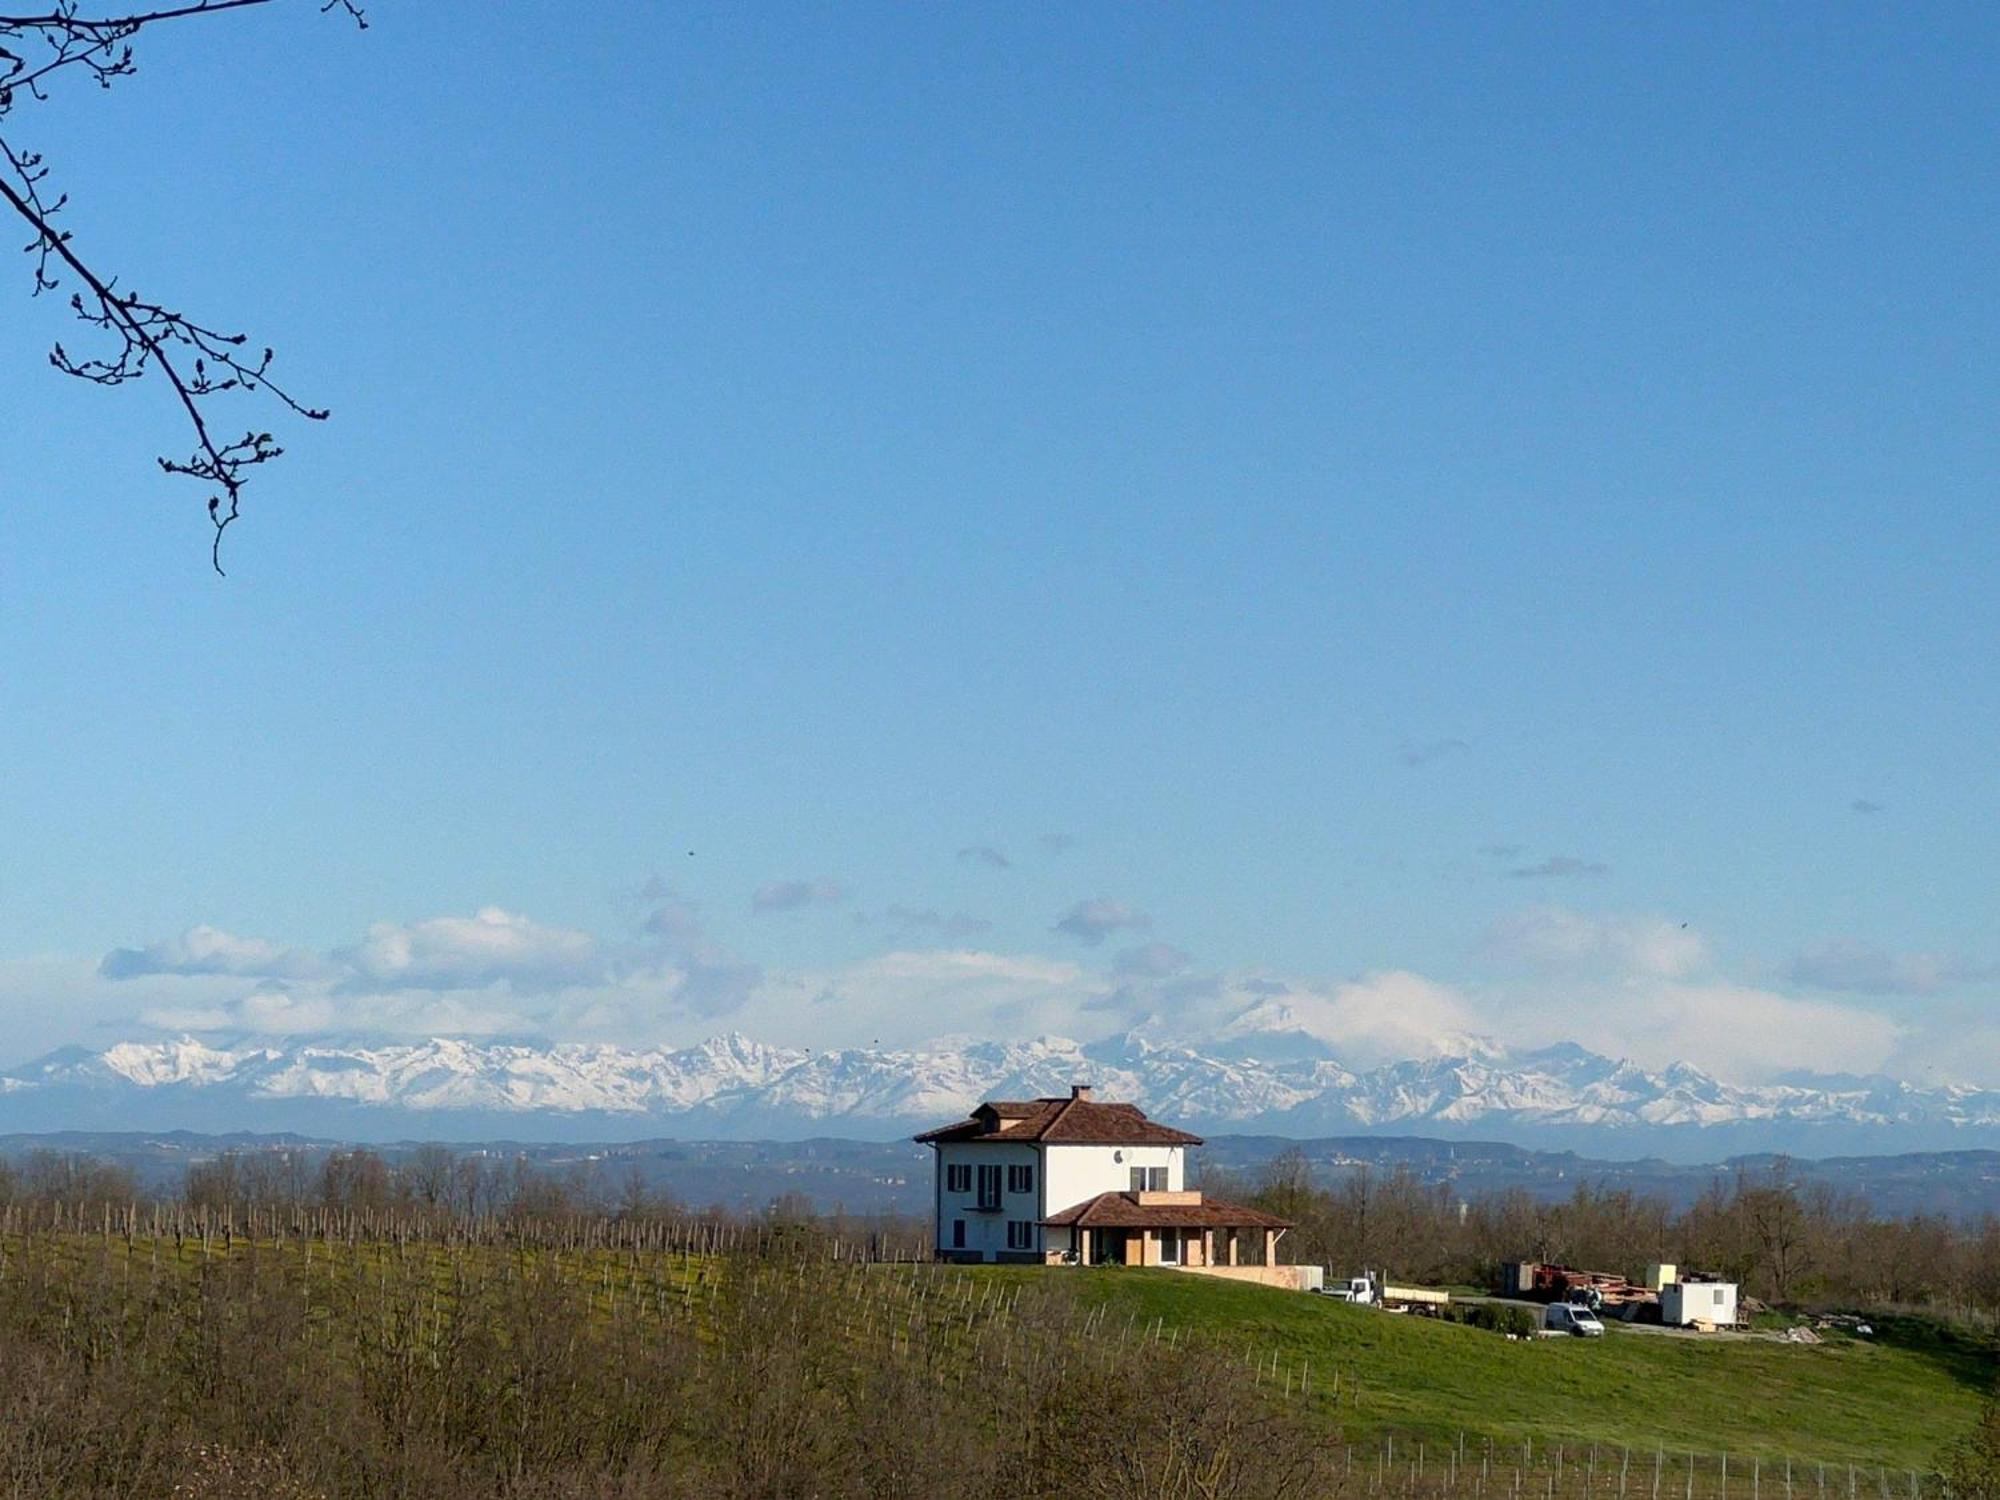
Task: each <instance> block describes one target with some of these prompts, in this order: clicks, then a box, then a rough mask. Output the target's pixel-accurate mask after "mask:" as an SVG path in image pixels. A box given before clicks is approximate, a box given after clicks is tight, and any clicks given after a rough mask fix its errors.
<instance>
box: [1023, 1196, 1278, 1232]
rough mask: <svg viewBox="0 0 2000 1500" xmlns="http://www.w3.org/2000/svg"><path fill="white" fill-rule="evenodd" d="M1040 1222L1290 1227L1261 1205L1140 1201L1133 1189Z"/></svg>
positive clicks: (1091, 1200)
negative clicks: (1266, 1211) (1132, 1191)
mask: <svg viewBox="0 0 2000 1500" xmlns="http://www.w3.org/2000/svg"><path fill="white" fill-rule="evenodd" d="M1042 1223H1043V1224H1045V1225H1048V1226H1050V1227H1052V1228H1062V1227H1072V1228H1077V1229H1290V1228H1291V1227H1292V1221H1291V1220H1290V1219H1281V1218H1279V1217H1278V1216H1277V1215H1276V1214H1267V1213H1265V1212H1264V1211H1263V1210H1262V1209H1261V1208H1249V1207H1247V1206H1245V1205H1244V1204H1241V1203H1223V1202H1221V1201H1219V1200H1218V1199H1215V1198H1203V1199H1202V1200H1201V1201H1200V1202H1199V1203H1141V1202H1140V1201H1139V1195H1138V1194H1136V1193H1099V1194H1098V1195H1097V1196H1096V1197H1095V1198H1086V1199H1084V1201H1083V1202H1081V1203H1078V1204H1075V1205H1073V1206H1071V1207H1069V1208H1066V1209H1064V1210H1063V1211H1062V1212H1061V1213H1059V1214H1051V1215H1050V1216H1049V1217H1048V1218H1046V1219H1044V1220H1042Z"/></svg>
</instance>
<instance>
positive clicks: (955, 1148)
mask: <svg viewBox="0 0 2000 1500" xmlns="http://www.w3.org/2000/svg"><path fill="white" fill-rule="evenodd" d="M917 1139H918V1140H919V1141H922V1142H923V1143H925V1144H926V1145H928V1146H930V1147H932V1148H933V1149H934V1150H935V1151H936V1152H937V1185H936V1204H937V1210H936V1221H935V1222H936V1232H935V1236H934V1240H935V1244H936V1248H937V1254H938V1256H939V1258H940V1259H943V1260H959V1261H1019V1262H1034V1263H1049V1264H1084V1265H1101V1264H1106V1263H1116V1264H1121V1265H1134V1266H1179V1267H1182V1268H1184V1269H1188V1270H1214V1271H1217V1272H1219V1273H1221V1274H1227V1273H1228V1270H1229V1268H1231V1267H1243V1271H1244V1275H1245V1278H1246V1279H1257V1280H1266V1281H1282V1282H1284V1283H1285V1284H1288V1285H1289V1284H1302V1282H1303V1278H1304V1273H1305V1272H1307V1271H1309V1270H1313V1269H1316V1268H1310V1267H1278V1266H1277V1264H1276V1262H1277V1242H1278V1237H1279V1236H1280V1235H1282V1234H1283V1233H1284V1232H1285V1231H1286V1230H1287V1229H1289V1228H1291V1227H1292V1226H1291V1223H1290V1221H1288V1220H1285V1219H1280V1218H1276V1217H1274V1216H1273V1215H1271V1214H1267V1213H1264V1212H1262V1211H1260V1210H1258V1209H1254V1208H1246V1207H1243V1206H1241V1205H1239V1204H1234V1203H1223V1202H1219V1201H1217V1200H1216V1199H1212V1198H1204V1197H1203V1196H1202V1194H1201V1193H1199V1192H1196V1191H1191V1190H1190V1189H1189V1188H1188V1187H1187V1162H1186V1158H1187V1148H1188V1147H1190V1146H1199V1145H1200V1144H1201V1137H1200V1136H1197V1135H1190V1134H1189V1133H1188V1132H1187V1131H1185V1130H1176V1129H1174V1128H1173V1127H1172V1126H1170V1125H1161V1124H1158V1123H1157V1122H1155V1121H1152V1120H1149V1119H1147V1118H1146V1116H1145V1115H1144V1114H1143V1113H1142V1112H1141V1111H1140V1110H1139V1108H1138V1106H1137V1105H1133V1104H1115V1103H1111V1102H1108V1101H1099V1100H1096V1099H1093V1098H1092V1097H1091V1091H1090V1090H1089V1089H1088V1088H1085V1087H1083V1086H1081V1085H1079V1086H1077V1087H1075V1088H1073V1089H1071V1090H1070V1092H1069V1097H1068V1098H1053V1099H1030V1100H1026V1101H1021V1102H1015V1101H1009V1100H998V1099H995V1100H989V1101H987V1102H986V1103H984V1104H982V1105H980V1106H979V1107H978V1108H977V1109H975V1110H974V1111H973V1112H972V1114H971V1115H970V1117H968V1118H967V1119H965V1120H962V1121H960V1122H959V1123H957V1124H955V1125H945V1126H942V1127H940V1128H939V1129H937V1130H929V1131H925V1132H924V1133H923V1134H922V1135H920V1136H918V1137H917ZM1246 1262H1249V1263H1254V1265H1247V1264H1246ZM1267 1268H1268V1269H1270V1270H1271V1271H1272V1272H1273V1274H1270V1275H1262V1274H1257V1273H1259V1272H1262V1271H1264V1270H1265V1269H1267ZM1278 1271H1283V1272H1285V1273H1287V1274H1286V1275H1283V1276H1280V1275H1277V1274H1275V1273H1276V1272H1278ZM1294 1273H1296V1274H1294Z"/></svg>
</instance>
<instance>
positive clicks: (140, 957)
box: [98, 924, 326, 979]
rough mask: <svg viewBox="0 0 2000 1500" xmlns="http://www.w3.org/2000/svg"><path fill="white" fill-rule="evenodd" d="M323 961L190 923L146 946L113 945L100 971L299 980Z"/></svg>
mask: <svg viewBox="0 0 2000 1500" xmlns="http://www.w3.org/2000/svg"><path fill="white" fill-rule="evenodd" d="M325 968H326V965H325V963H324V962H323V961H322V960H320V959H319V958H317V957H316V956H314V955H313V954H311V953H308V952H306V951H304V950H303V949H299V948H283V947H280V946H279V945H278V944H276V943H269V942H266V941H265V940H264V939H262V938H251V937H238V936H237V935H236V934H235V933H231V932H224V931H223V930H222V929H221V928H219V927H210V926H207V925H205V924H204V925H202V926H197V927H190V928H189V929H188V930H187V931H186V932H184V933H182V934H181V935H180V936H179V937H177V938H168V939H166V940H164V941H162V942H158V943H148V944H147V945H146V946H145V947H143V948H114V949H112V950H111V952H109V953H107V954H105V955H104V959H103V961H102V962H101V963H100V964H99V965H98V972H99V973H101V974H102V975H103V976H104V977H105V978H106V979H138V978H142V977H145V976H148V975H154V974H176V975H182V976H187V977H192V976H196V975H216V974H228V975H235V976H238V977H249V978H259V979H297V978H305V977H307V976H310V975H314V974H317V973H320V972H323V971H324V970H325Z"/></svg>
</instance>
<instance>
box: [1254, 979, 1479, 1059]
mask: <svg viewBox="0 0 2000 1500" xmlns="http://www.w3.org/2000/svg"><path fill="white" fill-rule="evenodd" d="M1487 1020H1488V1017H1485V1016H1483V1015H1481V1014H1480V1012H1479V1011H1478V1010H1477V1009H1475V1008H1474V1007H1473V1005H1472V1004H1471V1003H1470V1002H1468V1001H1467V1000H1466V998H1465V997H1464V996H1463V995H1461V994H1460V993H1459V992H1458V991H1456V990H1454V989H1451V988H1450V987H1448V986H1446V985H1442V984H1438V983H1436V982H1434V981H1432V980H1429V979H1426V978H1424V976H1423V975H1421V974H1412V973H1410V972H1409V971H1407V970H1403V969H1389V970H1383V971H1381V972H1377V973H1371V974H1364V975H1362V976H1361V977H1360V978H1359V979H1354V980H1350V981H1348V982H1347V983H1345V984H1340V985H1335V986H1333V987H1332V988H1330V989H1313V988H1300V987H1293V988H1292V989H1290V990H1288V991H1287V992H1286V993H1285V994H1283V995H1282V996H1266V997H1264V998H1260V999H1259V1000H1257V1001H1256V1003H1254V1004H1252V1005H1250V1006H1249V1007H1247V1008H1246V1009H1244V1010H1243V1011H1242V1012H1241V1013H1240V1014H1239V1015H1238V1016H1237V1017H1236V1018H1235V1019H1234V1020H1233V1021H1231V1022H1230V1023H1229V1024H1228V1025H1227V1026H1226V1027H1224V1028H1223V1031H1222V1035H1223V1036H1224V1038H1225V1039H1228V1038H1232V1037H1234V1038H1241V1037H1249V1036H1257V1035H1272V1034H1276V1035H1283V1034H1286V1033H1291V1034H1296V1035H1300V1036H1305V1037H1310V1038H1311V1039H1312V1040H1314V1041H1316V1042H1320V1043H1322V1044H1324V1045H1325V1046H1326V1047H1327V1048H1328V1049H1329V1050H1330V1051H1331V1052H1332V1053H1333V1054H1334V1056H1336V1057H1338V1058H1339V1059H1340V1060H1341V1061H1342V1062H1344V1063H1347V1064H1349V1065H1350V1066H1355V1067H1370V1066H1373V1065H1375V1064H1377V1063H1385V1062H1397V1061H1401V1060H1403V1059H1405V1058H1413V1057H1437V1056H1442V1055H1446V1054H1448V1053H1452V1052H1457V1051H1462V1050H1464V1049H1465V1047H1466V1045H1467V1044H1468V1043H1469V1042H1472V1041H1473V1039H1475V1038H1476V1037H1478V1036H1479V1035H1480V1034H1481V1033H1482V1032H1483V1031H1484V1029H1485V1022H1486V1021H1487Z"/></svg>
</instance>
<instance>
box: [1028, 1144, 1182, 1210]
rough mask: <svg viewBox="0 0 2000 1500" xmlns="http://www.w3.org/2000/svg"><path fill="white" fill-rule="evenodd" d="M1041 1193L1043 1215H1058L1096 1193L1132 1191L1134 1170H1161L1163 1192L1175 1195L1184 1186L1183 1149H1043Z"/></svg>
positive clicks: (1158, 1147) (1070, 1147)
mask: <svg viewBox="0 0 2000 1500" xmlns="http://www.w3.org/2000/svg"><path fill="white" fill-rule="evenodd" d="M1043 1151H1044V1154H1045V1156H1046V1158H1047V1165H1046V1169H1045V1175H1046V1176H1047V1178H1048V1183H1047V1188H1046V1191H1045V1193H1044V1195H1043V1196H1044V1202H1045V1204H1046V1208H1045V1210H1044V1216H1046V1215H1047V1214H1059V1213H1061V1212H1062V1211H1063V1210H1064V1209H1066V1208H1073V1207H1075V1206H1076V1205H1077V1204H1079V1203H1081V1202H1083V1201H1084V1200H1085V1199H1086V1198H1095V1197H1096V1196H1097V1195H1098V1194H1099V1193H1124V1192H1129V1191H1131V1188H1132V1169H1133V1168H1134V1167H1165V1168H1166V1169H1167V1191H1168V1192H1171V1193H1178V1192H1180V1191H1181V1190H1182V1188H1183V1186H1184V1185H1185V1183H1186V1175H1185V1172H1186V1169H1185V1166H1184V1162H1185V1159H1186V1155H1187V1148H1186V1147H1184V1146H1047V1147H1044V1148H1043Z"/></svg>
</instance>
